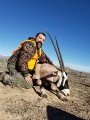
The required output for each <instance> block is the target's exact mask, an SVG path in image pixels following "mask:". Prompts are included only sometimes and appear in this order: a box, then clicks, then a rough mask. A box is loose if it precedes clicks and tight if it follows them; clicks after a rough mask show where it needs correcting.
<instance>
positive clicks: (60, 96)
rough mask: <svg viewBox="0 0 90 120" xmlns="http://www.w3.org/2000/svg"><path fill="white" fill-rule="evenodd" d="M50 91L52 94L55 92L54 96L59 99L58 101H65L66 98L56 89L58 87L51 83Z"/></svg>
mask: <svg viewBox="0 0 90 120" xmlns="http://www.w3.org/2000/svg"><path fill="white" fill-rule="evenodd" d="M51 90H53V91H54V92H56V95H57V97H58V98H59V99H60V100H63V101H67V99H66V96H65V95H64V94H63V93H62V92H61V91H60V90H59V89H58V87H57V86H56V85H55V84H53V83H51Z"/></svg>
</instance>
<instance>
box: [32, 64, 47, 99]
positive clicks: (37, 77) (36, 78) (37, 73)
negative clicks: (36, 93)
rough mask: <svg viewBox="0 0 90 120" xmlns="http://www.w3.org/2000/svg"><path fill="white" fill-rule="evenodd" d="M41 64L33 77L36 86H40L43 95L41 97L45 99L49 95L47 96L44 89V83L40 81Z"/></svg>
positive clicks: (36, 68) (37, 66)
mask: <svg viewBox="0 0 90 120" xmlns="http://www.w3.org/2000/svg"><path fill="white" fill-rule="evenodd" d="M41 66H42V65H41V64H37V65H36V67H35V74H34V75H33V79H34V80H35V81H36V85H38V86H40V94H41V97H44V98H47V95H46V91H45V89H44V87H43V86H42V81H41V79H40V77H41V76H40V75H41V73H40V71H41Z"/></svg>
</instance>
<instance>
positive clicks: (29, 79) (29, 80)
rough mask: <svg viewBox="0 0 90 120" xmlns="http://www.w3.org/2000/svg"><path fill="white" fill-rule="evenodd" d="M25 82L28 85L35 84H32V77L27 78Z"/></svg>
mask: <svg viewBox="0 0 90 120" xmlns="http://www.w3.org/2000/svg"><path fill="white" fill-rule="evenodd" d="M25 80H26V82H27V83H29V84H33V83H32V78H31V76H30V75H28V76H27V77H25Z"/></svg>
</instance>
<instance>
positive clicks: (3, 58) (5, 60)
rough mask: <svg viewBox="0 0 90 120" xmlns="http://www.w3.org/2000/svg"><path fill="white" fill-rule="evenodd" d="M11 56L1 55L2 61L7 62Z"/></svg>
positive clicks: (0, 61)
mask: <svg viewBox="0 0 90 120" xmlns="http://www.w3.org/2000/svg"><path fill="white" fill-rule="evenodd" d="M8 58H9V56H3V55H0V63H6V62H7V59H8Z"/></svg>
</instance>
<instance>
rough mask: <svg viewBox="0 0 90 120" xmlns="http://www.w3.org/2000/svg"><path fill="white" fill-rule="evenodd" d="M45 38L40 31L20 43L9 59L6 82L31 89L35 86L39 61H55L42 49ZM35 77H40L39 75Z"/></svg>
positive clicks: (4, 80)
mask: <svg viewBox="0 0 90 120" xmlns="http://www.w3.org/2000/svg"><path fill="white" fill-rule="evenodd" d="M45 39H46V35H45V34H44V33H43V32H39V33H37V34H36V36H35V37H29V38H28V39H27V40H25V41H23V42H22V43H21V44H20V45H19V47H18V48H17V49H16V50H15V51H14V52H13V54H12V55H11V57H10V58H9V59H8V62H7V68H8V71H9V74H7V75H5V77H4V79H3V83H4V84H6V85H16V86H20V87H23V88H26V89H29V88H31V87H32V86H33V74H34V70H35V67H36V66H37V63H41V64H43V63H49V64H52V65H53V62H52V61H51V60H50V59H49V57H48V56H47V55H46V54H45V53H44V51H43V50H42V44H43V43H44V41H45ZM35 79H38V75H37V78H35Z"/></svg>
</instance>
